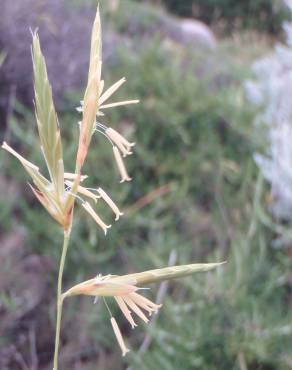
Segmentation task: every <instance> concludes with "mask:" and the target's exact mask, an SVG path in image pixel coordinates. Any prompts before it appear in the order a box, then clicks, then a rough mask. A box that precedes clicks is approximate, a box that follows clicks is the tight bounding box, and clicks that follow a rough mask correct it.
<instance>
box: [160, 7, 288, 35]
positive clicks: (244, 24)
mask: <svg viewBox="0 0 292 370" xmlns="http://www.w3.org/2000/svg"><path fill="white" fill-rule="evenodd" d="M163 2H164V3H165V5H166V6H167V7H168V9H170V10H171V11H172V12H174V13H176V14H178V15H180V16H184V17H190V16H193V17H195V18H199V19H201V20H202V21H204V22H206V23H208V24H210V23H213V24H214V23H217V22H222V23H224V25H225V29H226V30H230V29H238V28H252V29H258V30H261V31H265V32H269V33H273V34H275V33H278V32H279V31H280V30H281V27H282V23H283V21H284V20H285V19H287V18H288V16H289V13H288V11H287V9H285V7H284V5H283V3H282V1H279V0H277V1H274V0H245V1H237V0H184V1H180V0H163Z"/></svg>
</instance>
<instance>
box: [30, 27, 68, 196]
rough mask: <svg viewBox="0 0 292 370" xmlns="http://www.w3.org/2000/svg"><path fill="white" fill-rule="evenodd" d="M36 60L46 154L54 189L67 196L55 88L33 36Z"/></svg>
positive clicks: (37, 107)
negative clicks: (54, 98) (53, 89)
mask: <svg viewBox="0 0 292 370" xmlns="http://www.w3.org/2000/svg"><path fill="white" fill-rule="evenodd" d="M32 60H33V75H34V92H35V114H36V121H37V126H38V131H39V137H40V141H41V148H42V152H43V155H44V158H45V161H46V164H47V168H48V171H49V174H50V178H51V181H52V183H53V184H54V189H55V191H56V193H57V194H58V195H59V196H62V195H63V193H64V164H63V153H62V143H61V135H60V127H59V122H58V118H57V113H56V110H55V106H54V102H53V96H52V88H51V85H50V82H49V79H48V74H47V68H46V63H45V58H44V56H43V54H42V51H41V47H40V42H39V37H38V35H37V33H34V34H33V42H32Z"/></svg>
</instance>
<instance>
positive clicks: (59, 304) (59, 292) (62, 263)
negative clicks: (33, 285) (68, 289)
mask: <svg viewBox="0 0 292 370" xmlns="http://www.w3.org/2000/svg"><path fill="white" fill-rule="evenodd" d="M69 239H70V234H68V233H64V242H63V248H62V255H61V260H60V267H59V273H58V288H57V320H56V337H55V352H54V368H53V370H58V355H59V343H60V331H61V320H62V308H63V298H62V280H63V272H64V266H65V260H66V254H67V249H68V245H69Z"/></svg>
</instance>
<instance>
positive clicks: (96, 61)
mask: <svg viewBox="0 0 292 370" xmlns="http://www.w3.org/2000/svg"><path fill="white" fill-rule="evenodd" d="M101 87H102V84H101V25H100V14H99V8H98V9H97V12H96V17H95V20H94V24H93V28H92V35H91V50H90V62H89V71H88V82H87V87H86V90H85V95H84V103H83V117H82V122H81V128H80V136H79V145H78V151H77V160H76V167H77V171H79V172H80V171H81V168H82V166H83V163H84V161H85V158H86V156H87V152H88V147H89V144H90V141H91V136H92V133H93V129H94V124H95V120H96V114H97V112H98V99H99V95H100V90H101Z"/></svg>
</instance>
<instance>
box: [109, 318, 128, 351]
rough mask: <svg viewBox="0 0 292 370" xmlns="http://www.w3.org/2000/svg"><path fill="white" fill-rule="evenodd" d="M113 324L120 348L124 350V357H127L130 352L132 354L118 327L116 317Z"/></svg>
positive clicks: (112, 321)
mask: <svg viewBox="0 0 292 370" xmlns="http://www.w3.org/2000/svg"><path fill="white" fill-rule="evenodd" d="M111 324H112V327H113V331H114V333H115V336H116V338H117V341H118V343H119V346H120V348H121V350H122V355H123V356H125V355H126V354H127V353H128V352H130V350H129V349H128V348H127V347H126V345H125V342H124V339H123V337H122V333H121V331H120V328H119V327H118V324H117V322H116V319H115V318H114V317H112V318H111Z"/></svg>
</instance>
